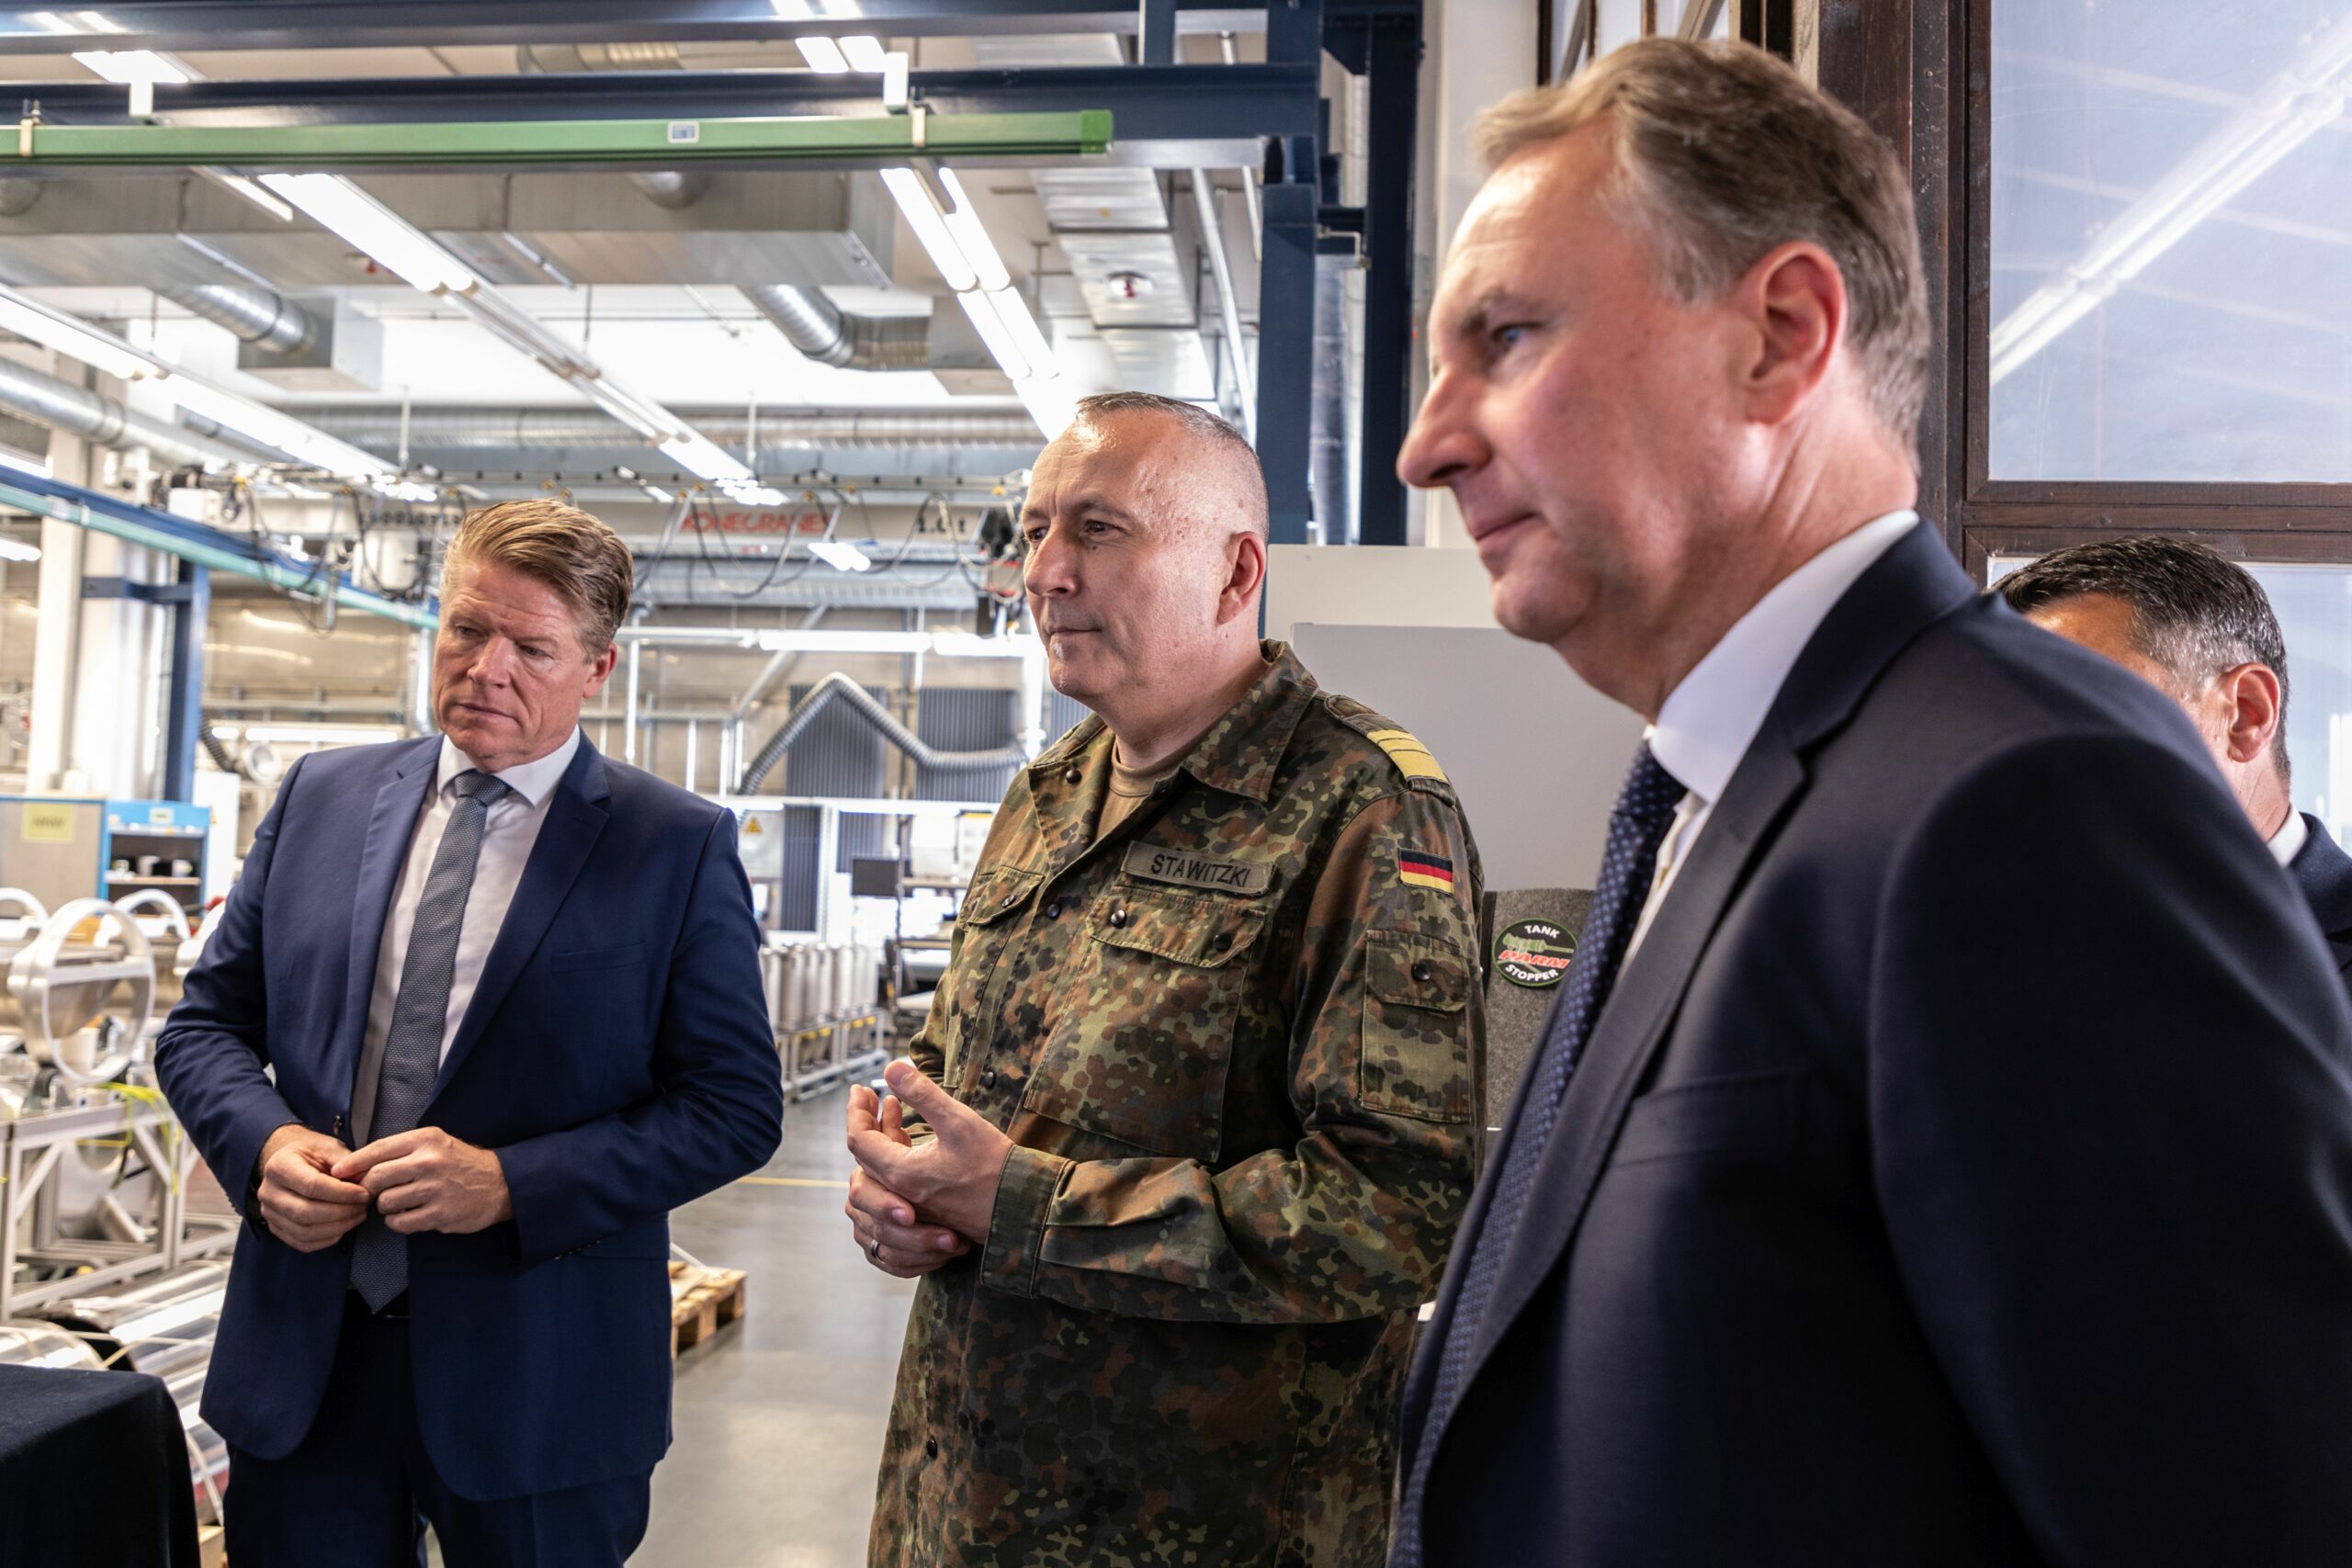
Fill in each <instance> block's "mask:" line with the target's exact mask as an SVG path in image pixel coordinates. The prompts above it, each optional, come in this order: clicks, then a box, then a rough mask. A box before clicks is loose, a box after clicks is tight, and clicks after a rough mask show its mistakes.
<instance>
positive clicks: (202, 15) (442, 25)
mask: <svg viewBox="0 0 2352 1568" xmlns="http://www.w3.org/2000/svg"><path fill="white" fill-rule="evenodd" d="M1395 3H1396V0H1338V4H1340V5H1341V6H1345V7H1346V8H1348V9H1351V10H1369V11H1385V10H1387V9H1389V8H1390V7H1391V6H1392V5H1393V4H1395ZM1174 6H1175V8H1176V10H1177V12H1178V20H1177V26H1178V28H1179V29H1180V30H1182V31H1184V32H1210V33H1214V32H1250V31H1254V30H1256V28H1258V27H1259V25H1260V21H1259V18H1260V17H1261V15H1262V14H1263V12H1264V10H1265V7H1264V6H1235V5H1231V4H1229V3H1227V0H1174ZM793 9H796V7H792V6H776V5H775V4H773V3H772V0H390V3H389V4H388V3H386V0H229V3H223V0H115V3H113V4H109V5H108V6H107V7H106V8H105V10H104V11H103V12H99V13H93V12H75V11H72V10H67V9H63V8H61V7H58V6H20V5H6V6H0V48H5V49H6V50H8V51H12V52H18V53H26V52H32V51H40V52H44V53H65V52H70V51H74V50H76V49H88V48H90V47H91V46H92V38H91V30H89V29H76V28H74V23H73V21H72V18H74V17H77V16H84V17H88V16H96V17H103V28H104V32H105V39H104V47H106V48H107V49H165V50H207V49H356V48H386V47H391V46H397V45H403V44H407V45H416V46H420V47H422V46H429V45H435V44H440V45H453V44H502V43H547V42H550V41H555V42H566V43H575V42H578V43H584V42H623V41H627V42H642V41H678V42H688V43H694V42H710V41H715V40H720V39H782V38H793V37H797V36H799V35H803V34H808V33H825V34H839V33H840V32H842V30H843V28H845V27H846V26H849V25H852V24H851V23H850V22H849V21H846V20H845V19H844V16H843V9H844V8H842V7H835V6H822V5H810V6H805V7H798V8H797V9H799V10H800V12H801V14H800V15H798V16H797V17H788V16H786V15H784V14H783V13H784V12H785V11H787V10H793ZM846 9H847V11H848V12H849V13H850V15H851V16H852V17H854V25H855V26H857V27H859V28H863V29H864V30H865V31H867V32H872V33H878V34H881V35H883V36H885V37H892V36H896V37H913V36H947V37H967V36H969V35H972V34H975V33H1069V32H1109V33H1133V32H1135V31H1136V6H1135V5H1134V4H1133V3H1132V0H1131V3H1129V4H1126V5H1118V4H1109V5H1106V4H1104V3H1103V0H1010V3H1006V4H986V5H973V4H970V3H969V0H963V3H958V0H858V4H857V5H855V6H852V7H847V8H846Z"/></svg>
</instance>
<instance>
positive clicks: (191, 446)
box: [0, 358, 255, 468]
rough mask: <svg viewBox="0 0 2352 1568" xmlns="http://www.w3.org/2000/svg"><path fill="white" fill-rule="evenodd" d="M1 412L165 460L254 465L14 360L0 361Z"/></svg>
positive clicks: (246, 457)
mask: <svg viewBox="0 0 2352 1568" xmlns="http://www.w3.org/2000/svg"><path fill="white" fill-rule="evenodd" d="M0 409H5V410H6V411H7V412H10V413H13V414H16V415H18V416H19V417H21V418H24V419H28V420H30V421H32V422H33V423H35V424H45V425H48V426H49V427H50V428H51V429H52V430H62V431H63V432H65V433H66V434H68V435H78V436H80V437H81V438H82V439H83V440H85V441H94V442H96V443H97V444H98V445H99V446H114V447H130V446H144V447H146V448H147V450H148V451H150V452H152V453H153V454H154V455H155V456H156V457H161V458H164V460H165V461H167V462H173V463H193V464H197V465H198V466H201V467H207V468H219V467H222V466H225V465H229V464H243V465H244V466H246V467H248V468H250V467H252V466H253V465H254V461H255V459H254V457H251V456H249V455H248V454H245V453H243V452H239V451H236V450H234V449H232V448H231V447H229V446H222V445H220V443H218V442H215V441H211V440H209V439H207V438H206V437H204V436H201V435H198V434H196V433H195V432H194V431H190V430H183V429H180V428H179V427H178V426H176V425H169V424H165V423H163V422H162V421H161V420H156V419H150V418H149V417H148V416H147V415H145V414H143V413H139V412H134V411H133V410H130V409H128V408H126V407H124V406H123V405H122V404H120V403H119V402H117V401H115V400H114V399H112V398H108V397H103V396H101V395H99V394H98V393H96V392H93V391H91V390H89V389H87V388H85V387H77V386H75V385H74V383H72V382H71V381H63V380H60V379H59V378H56V377H54V376H51V375H48V374H45V373H44V372H42V371H39V370H36V369H34V368H33V367H31V366H29V365H20V364H18V363H17V361H16V360H13V359H7V358H0Z"/></svg>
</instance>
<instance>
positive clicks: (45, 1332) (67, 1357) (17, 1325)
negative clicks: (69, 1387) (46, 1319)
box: [0, 1318, 100, 1372]
mask: <svg viewBox="0 0 2352 1568" xmlns="http://www.w3.org/2000/svg"><path fill="white" fill-rule="evenodd" d="M0 1367H70V1368H73V1369H74V1370H75V1371H88V1372H95V1371H99V1370H100V1367H99V1362H98V1353H97V1352H96V1350H93V1349H92V1348H90V1347H89V1345H88V1344H87V1343H86V1342H85V1341H83V1340H80V1339H76V1338H75V1337H74V1336H73V1335H71V1334H68V1333H67V1332H66V1331H65V1330H63V1329H62V1328H60V1327H58V1326H57V1325H55V1324H53V1323H35V1322H33V1321H31V1320H29V1319H22V1318H19V1319H11V1320H9V1321H6V1322H0Z"/></svg>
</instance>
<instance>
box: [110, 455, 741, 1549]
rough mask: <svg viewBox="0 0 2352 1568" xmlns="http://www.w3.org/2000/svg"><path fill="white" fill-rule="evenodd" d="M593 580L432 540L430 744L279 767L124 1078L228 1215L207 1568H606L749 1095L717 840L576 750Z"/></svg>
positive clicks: (717, 821) (543, 512)
mask: <svg viewBox="0 0 2352 1568" xmlns="http://www.w3.org/2000/svg"><path fill="white" fill-rule="evenodd" d="M631 571H632V568H631V562H630V558H629V552H628V546H627V545H625V544H623V543H622V542H621V540H620V538H619V537H618V536H616V535H615V534H614V532H613V531H612V530H611V529H610V528H608V527H606V526H605V525H604V524H603V523H602V522H600V521H598V520H597V519H596V518H594V517H591V516H589V515H588V514H587V513H584V512H579V511H575V510H573V509H572V508H571V507H569V506H564V505H560V504H559V503H557V502H552V501H519V502H502V503H501V504H499V505H496V506H492V507H486V508H484V509H483V510H481V511H480V512H476V513H471V514H470V515H469V516H468V517H467V518H466V520H465V521H464V522H463V523H462V524H460V525H458V532H457V535H456V536H455V537H454V538H452V539H451V540H450V543H449V553H448V559H447V566H446V569H445V570H444V572H443V577H442V584H441V630H440V635H439V637H438V638H437V640H436V641H435V645H434V656H433V707H434V714H435V717H436V718H437V719H438V720H439V722H440V726H441V733H440V734H439V735H435V736H427V737H425V738H424V739H416V740H403V741H397V742H394V743H392V744H390V745H386V746H355V747H349V748H345V749H344V750H333V751H320V752H315V753H313V754H311V755H310V756H308V757H305V758H303V759H302V760H301V761H299V762H297V763H296V764H295V765H294V767H293V768H292V769H290V770H289V771H288V773H287V775H286V782H285V784H282V785H281V786H280V787H279V789H278V792H277V803H276V804H275V805H274V806H272V807H270V811H269V816H268V817H267V818H266V819H265V820H264V821H263V823H262V825H261V827H260V829H259V830H258V831H257V832H255V833H254V843H253V850H252V852H251V853H250V854H248V855H247V856H246V859H245V867H244V873H243V875H242V876H240V877H239V878H238V880H237V884H236V886H234V887H233V888H232V889H231V891H230V894H229V901H228V904H227V906H226V908H225V911H224V912H223V914H222V916H221V919H220V928H219V930H218V931H216V932H215V933H214V935H213V937H212V940H211V941H210V942H209V943H207V944H206V946H205V950H204V958H203V962H202V963H200V964H198V965H197V967H196V970H195V972H194V973H192V974H191V975H189V976H188V978H187V994H186V996H185V998H184V999H183V1000H182V1001H181V1002H180V1005H179V1006H178V1007H177V1008H175V1009H174V1010H173V1011H172V1015H171V1018H170V1019H169V1020H168V1021H166V1022H165V1024H164V1032H163V1035H162V1038H161V1039H160V1041H159V1042H158V1043H157V1046H156V1055H155V1068H156V1073H157V1076H158V1077H160V1078H161V1079H162V1081H163V1088H164V1094H165V1095H167V1096H168V1097H169V1098H170V1100H171V1103H172V1109H173V1110H174V1111H177V1112H178V1114H179V1117H180V1119H181V1121H182V1122H185V1123H186V1124H187V1132H188V1136H189V1137H190V1138H192V1139H193V1140H194V1141H195V1143H196V1146H197V1147H198V1149H199V1150H200V1151H202V1153H203V1155H204V1158H205V1161H206V1163H207V1164H208V1165H209V1166H210V1167H211V1168H212V1169H213V1171H214V1172H215V1173H216V1174H217V1175H218V1176H219V1177H220V1179H221V1182H222V1184H223V1185H224V1186H226V1187H227V1188H228V1189H229V1190H230V1191H232V1192H237V1193H242V1194H243V1201H242V1203H241V1205H240V1206H241V1208H242V1211H243V1214H244V1217H245V1220H246V1224H245V1226H244V1229H243V1232H242V1233H241V1234H240V1235H239V1236H238V1238H237V1258H236V1267H235V1268H233V1269H231V1270H230V1274H229V1287H228V1301H227V1303H225V1304H224V1305H223V1307H222V1309H221V1314H220V1338H219V1342H218V1344H217V1347H216V1348H215V1350H214V1353H213V1357H212V1370H211V1373H210V1375H209V1377H208V1378H207V1379H206V1381H205V1385H204V1418H205V1419H206V1420H207V1421H209V1422H210V1423H211V1425H212V1427H213V1429H214V1430H216V1431H218V1432H219V1433H220V1435H221V1436H222V1437H223V1438H227V1439H228V1442H229V1450H230V1455H231V1466H232V1468H231V1476H232V1481H231V1485H230V1490H229V1501H228V1505H227V1524H228V1549H229V1556H230V1559H231V1561H232V1562H235V1563H236V1564H237V1568H325V1565H327V1564H334V1568H414V1565H415V1564H416V1563H417V1562H419V1561H420V1558H421V1552H422V1542H423V1539H424V1522H425V1521H427V1520H429V1521H430V1522H431V1524H432V1526H433V1532H434V1534H435V1537H436V1538H437V1539H438V1540H439V1541H440V1544H441V1551H442V1555H443V1559H444V1561H445V1562H447V1564H448V1565H449V1568H510V1565H515V1568H521V1565H526V1564H527V1565H533V1568H594V1565H598V1564H617V1563H619V1562H621V1561H622V1560H623V1559H624V1558H626V1557H627V1556H628V1554H629V1552H630V1551H634V1550H635V1549H636V1547H637V1544H638V1542H639V1540H640V1539H642V1537H643V1536H644V1534H645V1529H646V1523H647V1518H648V1512H649V1509H650V1484H651V1480H652V1472H653V1466H654V1463H655V1461H658V1460H660V1459H661V1457H662V1453H663V1452H664V1450H667V1449H668V1447H669V1444H670V1389H671V1368H670V1341H669V1332H668V1321H669V1303H670V1292H669V1280H668V1273H667V1267H666V1265H667V1260H668V1258H669V1255H670V1230H669V1212H670V1211H671V1210H672V1209H673V1208H675V1207H676V1206H678V1205H679V1204H682V1203H684V1202H685V1201H688V1200H689V1199H693V1198H697V1197H700V1196H701V1195H702V1194H704V1193H706V1192H708V1191H710V1190H712V1189H714V1188H717V1187H718V1186H720V1185H722V1184H724V1183H726V1182H729V1181H731V1180H733V1179H735V1178H736V1177H739V1176H741V1175H743V1174H744V1173H745V1172H747V1171H751V1170H755V1169H757V1168H759V1166H760V1165H761V1164H762V1162H763V1161H764V1160H765V1159H766V1158H767V1156H769V1155H770V1154H771V1153H773V1152H774V1151H775V1146H776V1142H777V1139H778V1137H779V1136H780V1133H781V1119H782V1116H783V1110H784V1089H783V1082H782V1075H781V1071H780V1069H779V1067H778V1066H777V1062H776V1054H775V1042H774V1038H773V1036H772V1035H771V1034H770V1032H769V1029H768V1021H767V1009H766V1006H765V1003H764V1001H763V998H762V993H761V988H760V969H759V930H758V926H757V924H756V922H755V921H754V919H752V898H751V889H750V887H749V886H747V885H746V883H745V881H744V878H743V868H742V866H741V863H740V862H739V861H738V860H737V859H736V853H735V818H734V817H733V816H732V814H730V813H729V812H728V811H727V810H726V809H725V808H724V807H717V806H713V805H712V804H711V803H710V802H708V801H707V800H703V799H701V798H699V797H698V796H695V795H690V794H688V793H687V792H685V791H684V790H682V789H679V788H677V787H676V786H675V785H673V784H665V783H663V782H662V780H660V779H657V778H654V777H652V776H651V775H650V774H647V773H640V772H639V771H638V770H637V769H635V768H632V767H628V766H625V765H623V764H621V763H617V762H613V761H607V760H606V759H605V758H604V757H602V756H599V755H598V754H597V751H596V749H595V748H594V746H592V745H590V744H589V743H588V740H587V738H586V737H585V736H583V735H582V734H581V732H580V708H581V705H582V703H583V702H585V701H586V700H587V699H588V698H589V697H591V696H594V694H596V692H597V691H598V690H599V689H600V688H602V687H603V685H604V683H605V680H606V678H607V677H609V676H610V675H611V674H612V671H613V663H614V659H615V649H614V643H613V633H614V631H615V629H616V627H617V626H619V625H620V624H621V620H622V618H623V617H624V616H625V615H627V614H628V601H629V589H630V578H631Z"/></svg>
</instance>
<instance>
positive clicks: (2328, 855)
mask: <svg viewBox="0 0 2352 1568" xmlns="http://www.w3.org/2000/svg"><path fill="white" fill-rule="evenodd" d="M2303 826H2304V827H2305V828H2307V829H2310V830H2311V837H2310V838H2308V839H2305V840H2303V847H2302V848H2301V849H2300V850H2297V851H2296V852H2295V858H2294V860H2293V861H2292V862H2291V863H2290V864H2289V865H2288V867H2287V871H2288V874H2290V875H2291V876H2292V877H2294V879H2295V886H2298V887H2301V889H2302V890H2303V899H2304V901H2305V902H2306V903H2308V904H2310V905H2311V907H2312V914H2313V915H2314V916H2316V917H2317V918H2318V919H2319V929H2320V930H2321V931H2324V932H2325V933H2326V935H2327V945H2328V947H2329V948H2330V949H2331V950H2332V951H2333V952H2334V953H2335V967H2336V970H2337V971H2338V972H2339V973H2340V974H2342V975H2343V976H2344V977H2345V980H2346V983H2347V984H2352V855H2347V854H2346V853H2345V852H2344V851H2343V850H2342V849H2341V848H2340V847H2338V845H2337V844H2336V842H2335V840H2334V839H2332V838H2330V837H2329V836H2328V832H2327V829H2324V828H2323V827H2321V826H2320V823H2319V818H2316V817H2313V816H2312V814H2311V813H2310V812H2308V811H2306V812H2304V813H2303Z"/></svg>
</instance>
